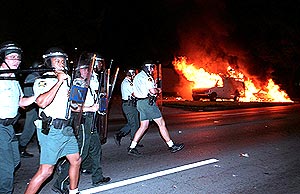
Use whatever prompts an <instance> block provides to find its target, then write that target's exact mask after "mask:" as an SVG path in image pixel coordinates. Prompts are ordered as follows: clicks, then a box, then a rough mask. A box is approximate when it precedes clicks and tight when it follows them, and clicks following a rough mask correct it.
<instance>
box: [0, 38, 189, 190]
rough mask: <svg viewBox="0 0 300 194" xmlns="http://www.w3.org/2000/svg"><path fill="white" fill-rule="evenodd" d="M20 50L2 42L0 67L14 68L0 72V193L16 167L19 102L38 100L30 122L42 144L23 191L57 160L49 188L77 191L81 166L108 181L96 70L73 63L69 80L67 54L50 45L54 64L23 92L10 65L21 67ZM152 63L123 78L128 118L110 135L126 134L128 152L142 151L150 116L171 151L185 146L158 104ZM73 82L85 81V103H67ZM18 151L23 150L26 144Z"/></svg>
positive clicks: (47, 60)
mask: <svg viewBox="0 0 300 194" xmlns="http://www.w3.org/2000/svg"><path fill="white" fill-rule="evenodd" d="M21 56H22V49H21V48H20V46H19V45H17V44H16V43H14V42H11V41H8V42H4V43H3V44H1V45H0V61H1V68H0V70H12V71H8V73H1V74H0V78H1V81H0V95H1V96H2V99H1V101H0V109H1V111H0V141H1V142H2V146H0V174H1V176H0V194H2V193H3V194H4V193H5V194H6V193H13V188H14V186H13V184H14V172H15V171H16V169H17V167H18V166H19V165H20V151H19V143H18V139H17V138H16V135H15V130H14V128H13V126H14V124H15V123H16V122H17V121H18V118H19V113H18V109H19V107H22V108H23V107H27V106H30V105H32V104H36V105H37V106H38V119H37V120H35V121H34V124H35V128H36V133H37V138H38V143H39V146H40V166H39V168H38V170H37V172H36V174H35V175H34V176H33V177H32V179H31V180H30V182H29V184H28V185H27V188H26V190H25V194H34V193H38V192H39V191H40V189H41V187H42V185H43V183H44V182H45V181H46V180H47V179H48V178H49V177H50V176H51V175H52V174H53V172H54V168H55V166H56V165H59V167H60V168H59V169H60V171H59V172H58V177H57V179H56V180H55V183H54V185H53V186H52V190H53V191H56V192H59V193H69V194H75V193H80V192H79V190H78V182H79V177H80V172H89V173H90V174H91V177H92V185H93V186H97V185H99V184H103V183H107V182H109V181H110V180H111V178H110V177H105V176H103V174H102V168H101V153H102V150H101V142H100V138H99V134H98V130H97V129H95V124H94V122H95V115H96V114H95V113H96V112H97V111H98V110H99V103H98V101H97V99H98V97H97V90H98V89H99V82H98V81H97V80H98V77H97V76H98V75H97V74H96V73H94V72H91V71H90V69H89V64H90V61H88V60H87V61H86V63H82V64H81V65H79V66H78V67H77V68H76V73H77V77H76V79H74V80H73V83H70V82H72V79H71V77H70V76H69V75H68V73H67V72H68V65H67V58H68V56H67V54H66V53H65V52H64V51H63V50H62V49H60V48H57V47H52V48H50V49H48V50H47V51H46V52H45V54H44V55H43V59H44V67H45V68H51V69H52V70H51V71H49V72H45V73H43V74H42V75H41V76H38V77H37V78H36V79H35V80H34V82H33V87H32V89H33V96H30V97H24V94H23V91H22V88H21V86H20V84H19V82H18V81H17V80H16V78H15V74H14V73H13V70H17V69H19V65H20V64H21ZM154 68H155V64H154V63H153V62H150V61H146V62H145V63H144V64H143V66H142V69H141V71H140V72H139V73H138V74H136V69H134V68H130V69H128V70H127V71H126V77H125V78H124V80H123V82H122V84H121V94H122V110H123V111H124V114H125V117H126V119H127V124H126V125H125V126H124V127H123V128H122V129H120V130H119V131H118V132H117V133H116V134H115V135H114V138H115V142H116V144H117V145H120V144H121V139H122V138H123V137H125V136H126V135H127V134H130V136H131V143H130V146H129V147H128V150H127V153H128V155H132V156H137V157H138V156H141V153H140V152H139V151H138V150H137V148H136V147H139V146H143V145H141V144H140V143H139V142H140V140H141V138H142V137H143V135H144V133H145V131H146V130H147V128H148V126H149V123H150V122H151V121H154V122H155V123H156V124H157V126H158V128H159V132H160V134H161V136H162V138H163V140H164V141H165V143H166V145H167V146H168V149H169V151H170V152H171V153H175V152H177V151H180V150H182V149H183V148H184V144H183V143H175V142H173V140H172V139H171V137H170V135H169V132H168V129H167V127H166V124H165V120H164V118H163V116H162V114H161V111H160V110H159V108H158V106H157V104H156V99H157V96H158V95H160V94H161V92H162V91H161V88H158V87H157V83H156V82H155V80H154V78H153V72H154ZM72 84H74V85H76V84H77V85H79V86H83V87H88V90H87V94H86V98H85V100H84V102H83V103H78V102H75V103H70V100H69V96H70V89H71V85H72ZM100 85H101V83H100ZM100 87H101V86H100ZM79 113H82V116H79V115H81V114H79ZM78 117H79V118H78ZM78 121H80V123H79V122H78ZM23 147H24V146H23ZM22 151H23V153H24V151H25V150H22ZM21 153H22V152H21ZM62 159H64V160H62Z"/></svg>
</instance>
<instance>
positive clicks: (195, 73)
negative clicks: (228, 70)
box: [174, 57, 223, 88]
mask: <svg viewBox="0 0 300 194" xmlns="http://www.w3.org/2000/svg"><path fill="white" fill-rule="evenodd" d="M174 63H175V69H176V70H177V71H179V72H181V73H182V74H183V75H184V76H185V78H186V79H187V80H188V81H191V82H193V86H192V88H211V87H213V86H215V85H216V84H217V85H218V86H221V85H222V84H223V80H222V78H221V77H220V76H219V75H218V74H214V73H209V72H206V71H205V70H204V69H203V68H199V69H197V68H196V67H195V66H194V64H187V62H186V58H185V57H181V58H179V59H178V60H176V59H175V61H174ZM195 80H197V81H195Z"/></svg>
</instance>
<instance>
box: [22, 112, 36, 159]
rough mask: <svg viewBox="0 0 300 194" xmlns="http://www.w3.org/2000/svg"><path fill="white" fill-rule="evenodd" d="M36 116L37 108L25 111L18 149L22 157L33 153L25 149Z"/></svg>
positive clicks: (30, 136)
mask: <svg viewBox="0 0 300 194" xmlns="http://www.w3.org/2000/svg"><path fill="white" fill-rule="evenodd" d="M37 118H38V114H37V110H36V109H31V110H29V111H27V112H26V117H25V123H24V128H23V131H22V134H21V136H20V138H19V149H20V153H21V156H22V157H33V154H31V153H28V152H27V151H26V146H27V144H28V143H29V141H30V140H31V138H32V136H33V134H34V132H35V129H36V128H35V125H34V121H35V120H36V119H37Z"/></svg>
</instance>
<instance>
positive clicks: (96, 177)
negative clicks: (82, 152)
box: [89, 133, 103, 183]
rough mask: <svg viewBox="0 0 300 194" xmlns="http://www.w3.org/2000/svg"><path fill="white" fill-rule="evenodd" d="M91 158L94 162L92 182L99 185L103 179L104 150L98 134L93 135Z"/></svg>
mask: <svg viewBox="0 0 300 194" xmlns="http://www.w3.org/2000/svg"><path fill="white" fill-rule="evenodd" d="M89 156H90V158H91V162H92V182H93V183H97V182H98V181H100V180H101V179H103V175H102V168H101V157H102V149H101V143H100V138H99V135H98V133H95V134H92V137H91V144H90V149H89Z"/></svg>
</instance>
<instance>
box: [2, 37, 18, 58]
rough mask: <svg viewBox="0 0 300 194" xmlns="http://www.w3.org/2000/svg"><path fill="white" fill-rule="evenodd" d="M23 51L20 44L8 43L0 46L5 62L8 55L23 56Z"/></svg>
mask: <svg viewBox="0 0 300 194" xmlns="http://www.w3.org/2000/svg"><path fill="white" fill-rule="evenodd" d="M22 52H23V51H22V49H21V48H20V46H19V45H18V44H16V43H15V42H13V41H7V42H4V43H2V44H1V45H0V57H1V59H2V60H3V59H4V58H5V56H6V55H9V54H11V53H18V54H19V55H21V54H22Z"/></svg>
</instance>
